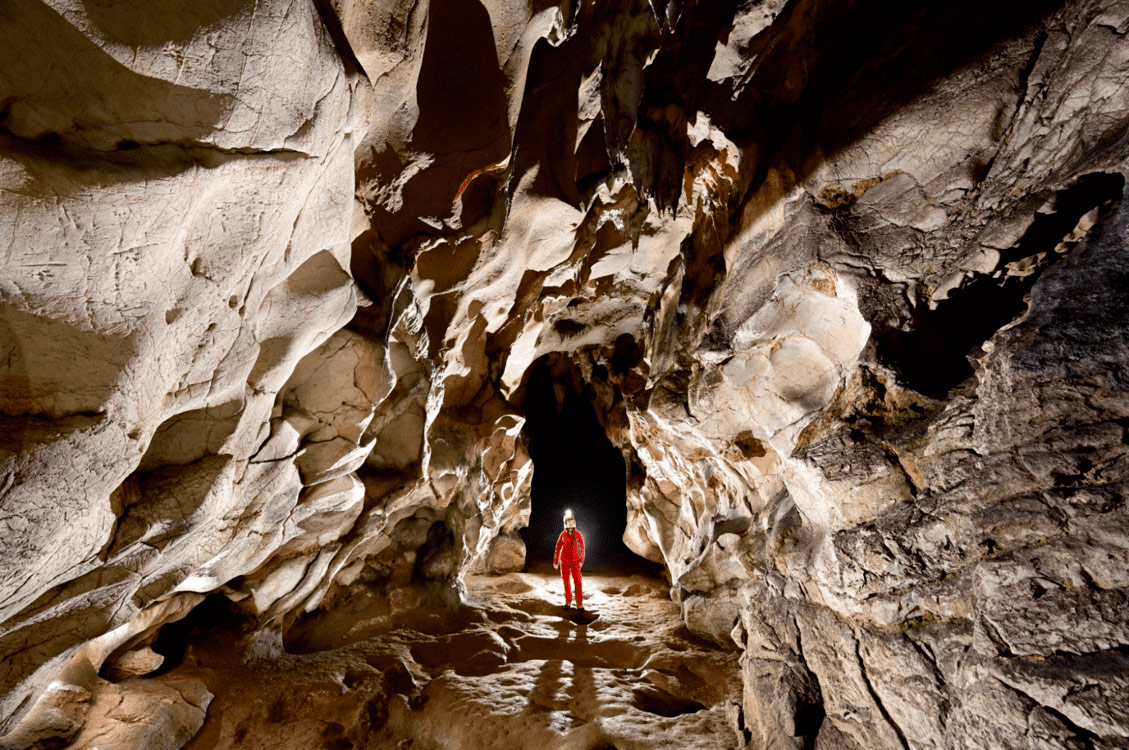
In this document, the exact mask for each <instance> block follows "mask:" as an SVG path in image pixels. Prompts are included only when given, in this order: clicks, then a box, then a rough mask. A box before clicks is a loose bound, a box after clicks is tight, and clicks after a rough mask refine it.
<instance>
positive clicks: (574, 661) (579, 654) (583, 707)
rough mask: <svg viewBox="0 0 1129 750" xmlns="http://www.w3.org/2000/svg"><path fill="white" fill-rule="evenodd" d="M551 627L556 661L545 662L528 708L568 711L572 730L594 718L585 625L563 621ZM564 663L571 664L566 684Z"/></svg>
mask: <svg viewBox="0 0 1129 750" xmlns="http://www.w3.org/2000/svg"><path fill="white" fill-rule="evenodd" d="M553 628H554V629H555V630H556V631H557V637H556V638H555V639H553V640H554V645H555V649H554V650H555V651H556V652H557V654H558V655H559V658H555V659H546V660H545V664H544V666H542V667H541V673H540V674H539V675H538V676H537V682H536V683H535V684H534V686H533V690H531V691H530V693H529V705H530V706H531V707H536V708H537V709H540V710H543V711H546V712H548V711H567V712H568V718H569V720H570V721H569V723H570V725H571V726H569V727H568V728H569V729H571V728H573V727H576V726H579V725H581V724H584V723H587V722H588V721H589V720H590V719H591V718H593V713H592V706H594V705H595V704H596V700H595V698H596V695H597V693H596V685H595V679H594V677H593V675H592V667H590V666H587V665H588V664H590V663H591V656H590V654H589V653H588V626H587V625H575V624H573V623H571V622H569V621H567V620H562V621H560V622H557V623H554V625H553ZM570 636H571V638H570ZM566 661H567V662H569V663H570V664H571V665H572V679H571V681H569V682H568V683H567V684H566V681H565V679H564V668H563V665H564V662H566ZM562 688H563V689H562Z"/></svg>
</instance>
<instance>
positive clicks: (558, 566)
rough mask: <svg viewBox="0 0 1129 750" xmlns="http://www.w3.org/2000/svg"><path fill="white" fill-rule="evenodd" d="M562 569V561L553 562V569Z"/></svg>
mask: <svg viewBox="0 0 1129 750" xmlns="http://www.w3.org/2000/svg"><path fill="white" fill-rule="evenodd" d="M560 569H561V566H560V563H553V570H560Z"/></svg>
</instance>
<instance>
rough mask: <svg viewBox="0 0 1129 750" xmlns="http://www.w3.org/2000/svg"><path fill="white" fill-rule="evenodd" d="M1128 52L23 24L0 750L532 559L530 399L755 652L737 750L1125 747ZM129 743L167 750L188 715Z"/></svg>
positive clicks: (758, 30)
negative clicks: (196, 622) (385, 600)
mask: <svg viewBox="0 0 1129 750" xmlns="http://www.w3.org/2000/svg"><path fill="white" fill-rule="evenodd" d="M1127 32H1129V7H1127V6H1126V5H1125V4H1124V3H1113V4H1109V3H1100V2H1097V1H1096V0H1071V1H1070V2H1051V1H1050V0H1045V1H1040V2H1019V1H1018V0H1014V1H1005V2H1000V3H995V4H993V5H992V6H991V7H989V8H984V7H982V4H978V3H973V2H971V1H958V2H946V3H940V2H927V3H918V4H905V3H896V2H892V1H889V0H854V1H841V2H834V3H833V2H829V0H763V1H759V2H758V1H755V0H749V1H748V2H743V3H737V2H733V3H712V2H709V3H707V2H704V1H702V2H695V1H694V0H685V1H684V2H680V1H679V0H667V1H665V2H663V1H662V0H652V2H647V1H646V0H615V1H614V2H606V3H596V2H592V1H591V0H588V1H581V2H575V3H573V2H566V3H562V4H560V5H551V4H548V3H541V2H538V3H517V2H503V1H502V0H484V1H482V2H480V1H479V0H420V1H418V2H415V3H375V2H369V1H368V0H316V1H310V2H296V3H291V2H287V3H281V2H275V1H274V0H262V1H259V2H248V1H245V0H214V1H213V2H208V3H202V4H194V5H193V7H192V8H182V7H180V6H176V7H174V6H173V5H172V4H168V5H167V7H166V4H164V3H158V4H156V5H154V4H153V3H145V4H142V3H131V2H126V3H122V2H115V3H112V4H107V3H98V2H88V1H87V0H82V1H81V2H80V1H79V0H50V1H49V2H40V1H39V0H15V1H14V2H10V3H8V4H7V5H5V7H4V8H2V9H0V126H2V127H0V164H2V165H3V166H2V170H0V174H2V175H3V176H2V177H0V180H2V182H0V185H2V187H3V196H4V197H3V200H2V202H0V227H2V230H0V231H2V232H3V235H4V236H6V237H7V238H8V239H7V242H6V243H4V245H5V248H6V249H5V250H4V252H3V255H2V261H0V262H2V264H3V273H2V274H0V310H2V311H3V312H2V315H0V325H2V326H3V329H2V330H3V336H2V339H0V343H2V344H3V346H4V347H5V353H4V355H3V356H2V357H0V384H2V385H0V415H2V417H0V418H2V419H3V422H4V429H3V430H2V431H0V433H2V435H3V437H2V438H0V440H2V443H0V463H2V464H3V468H2V470H0V514H2V515H0V518H2V519H3V526H4V531H3V540H4V542H3V545H2V546H0V557H2V560H3V565H2V566H0V655H2V657H3V659H2V666H0V693H2V694H3V697H2V698H0V731H5V732H8V734H6V735H5V737H4V739H3V740H2V742H3V743H5V745H4V746H5V747H28V746H32V745H33V744H34V743H35V742H42V741H46V740H50V739H51V738H54V739H57V740H60V741H64V742H65V741H69V740H70V739H73V738H74V737H76V736H78V737H82V736H83V735H81V734H79V732H80V731H81V730H82V727H83V725H84V723H86V722H87V717H88V716H98V717H101V716H102V714H101V713H100V709H99V706H101V705H104V702H105V701H106V700H110V699H111V698H112V697H113V696H116V695H117V693H119V692H120V691H122V690H123V689H125V688H122V687H121V686H120V685H119V684H117V682H116V679H115V678H113V677H112V676H111V675H110V672H111V671H112V670H113V669H117V670H118V672H117V673H118V674H134V675H140V674H145V673H147V672H149V671H152V670H153V669H156V668H157V667H158V666H159V664H160V658H159V656H157V655H155V654H153V652H152V651H151V650H150V649H148V644H149V643H150V642H151V641H152V639H153V638H154V637H155V635H156V633H157V631H158V630H159V628H160V627H161V626H162V625H164V624H166V623H169V622H171V621H173V620H175V619H177V618H179V617H182V616H184V614H185V613H187V612H188V611H189V610H191V609H192V608H193V607H194V606H196V605H197V604H198V602H200V601H201V600H202V599H203V597H204V596H206V595H208V594H211V593H214V592H222V593H224V594H226V595H227V596H228V597H229V598H230V599H232V600H233V601H235V602H237V603H238V604H239V606H241V607H243V608H244V609H245V611H246V612H248V613H250V614H251V615H253V616H254V617H256V618H258V622H259V626H260V628H261V629H262V631H263V632H264V633H271V632H277V631H279V630H283V629H285V628H286V627H287V626H288V624H289V623H290V622H292V621H293V619H294V618H295V617H297V616H298V615H299V614H300V613H301V612H303V611H309V610H312V609H314V608H317V607H319V606H331V605H332V602H333V601H334V599H335V597H336V596H337V595H338V594H339V593H340V592H341V591H342V590H344V589H346V588H347V587H349V586H350V585H358V584H357V583H356V582H358V581H361V582H364V581H366V580H367V579H368V577H370V576H371V571H372V570H373V568H372V565H373V563H374V561H379V563H378V564H379V565H380V566H383V568H384V569H385V570H388V571H398V572H393V573H389V575H390V576H391V579H390V580H392V581H394V582H395V585H396V586H397V587H399V588H393V589H390V590H389V591H390V593H389V596H390V598H391V599H392V600H393V601H394V602H400V604H399V605H397V606H411V605H412V603H413V602H418V601H419V596H420V594H419V593H418V591H415V588H418V587H419V586H420V585H421V584H423V585H424V586H425V587H429V588H427V589H426V590H427V591H430V592H432V593H435V592H439V595H442V592H444V591H445V592H447V595H448V596H451V597H453V596H457V593H458V586H459V583H458V576H459V574H460V572H462V571H466V570H471V569H477V570H481V569H489V568H490V567H491V565H493V564H494V563H495V561H496V560H497V559H499V558H501V557H506V558H507V559H512V557H513V556H514V554H515V552H514V549H513V547H514V545H515V543H516V542H515V540H516V536H515V532H516V531H517V529H519V528H520V527H521V526H523V525H525V523H527V521H528V517H529V511H530V507H529V487H530V482H531V476H532V471H533V466H532V464H531V462H530V460H529V456H528V452H527V450H526V446H525V443H524V438H523V437H522V433H521V430H522V425H523V419H524V418H523V414H522V399H523V394H524V383H525V379H526V377H527V375H528V372H529V369H530V367H531V366H532V364H533V363H534V362H535V361H536V360H537V359H538V358H540V357H542V356H543V355H546V354H550V353H557V354H558V356H568V357H571V358H572V360H573V362H574V363H575V366H576V367H577V368H578V369H579V370H580V371H581V372H582V373H583V374H584V377H585V380H586V382H587V385H588V387H589V388H590V389H591V390H592V392H595V393H596V394H597V403H596V406H597V409H598V410H599V412H600V415H601V421H602V423H603V424H605V425H606V429H607V431H608V434H609V437H610V438H611V439H612V441H613V442H614V443H615V444H616V446H617V447H618V448H619V449H620V450H621V451H622V452H623V454H624V457H625V462H626V465H627V466H628V500H627V502H628V529H627V532H626V534H625V542H626V543H627V544H628V546H629V547H631V549H633V550H634V551H635V552H636V553H638V554H639V555H641V556H643V557H646V558H648V559H651V560H653V561H655V562H661V563H662V564H663V565H664V566H665V567H666V569H667V571H668V573H669V576H670V579H671V595H672V597H674V598H675V600H676V601H678V602H679V603H680V604H681V606H682V611H683V616H684V618H685V620H686V623H687V625H688V626H689V627H690V628H691V629H692V630H693V631H694V632H696V633H698V634H700V635H702V636H704V637H706V638H709V639H711V640H713V641H715V642H717V643H718V644H719V645H722V646H723V647H727V648H737V649H740V650H741V651H742V653H743V655H742V664H743V671H744V680H745V694H744V699H743V703H742V705H741V706H739V707H734V722H735V729H736V730H737V732H738V736H739V737H740V738H741V739H742V741H743V742H747V743H751V746H752V747H762V746H763V747H826V748H850V747H858V748H874V747H986V746H993V747H1031V746H1040V747H1084V746H1093V747H1106V746H1108V747H1116V746H1120V745H1123V744H1124V743H1125V742H1127V741H1129V717H1127V716H1126V714H1125V709H1124V705H1126V703H1127V700H1126V698H1127V695H1126V692H1127V686H1126V678H1125V674H1126V672H1127V671H1129V670H1127V669H1126V666H1127V664H1126V652H1125V649H1126V647H1127V646H1129V633H1127V629H1129V616H1127V615H1126V611H1127V608H1126V606H1125V605H1126V593H1125V592H1126V584H1127V580H1129V578H1127V576H1129V539H1127V537H1126V532H1125V528H1126V524H1125V521H1126V518H1125V514H1126V510H1125V504H1124V495H1125V491H1124V488H1125V484H1124V482H1125V473H1126V468H1127V459H1126V448H1125V446H1126V444H1127V442H1129V440H1127V432H1126V431H1127V425H1129V423H1127V422H1126V419H1127V418H1129V407H1127V406H1126V404H1129V400H1127V399H1126V394H1125V389H1126V385H1125V384H1126V382H1127V380H1129V378H1127V373H1126V363H1127V362H1129V351H1127V348H1126V335H1127V334H1126V331H1127V325H1126V323H1127V303H1126V296H1125V273H1124V270H1123V269H1124V267H1125V254H1126V232H1127V226H1129V223H1127V222H1129V217H1127V215H1126V211H1129V208H1126V207H1125V203H1124V201H1123V200H1122V198H1123V195H1124V192H1125V180H1124V174H1125V171H1126V167H1125V158H1126V153H1127V148H1129V145H1127V143H1126V133H1127V132H1129V131H1127V129H1126V124H1127V115H1126V112H1127V111H1129V106H1127V105H1129V87H1127V85H1126V74H1127V71H1129V43H1127V42H1126V40H1125V35H1126V33H1127ZM518 554H520V553H518ZM131 665H132V666H131ZM100 669H101V670H102V674H101V676H99V675H98V671H99V670H100ZM108 670H109V671H108ZM107 677H109V678H110V679H109V681H107V679H106V678H107ZM49 685H50V688H49V687H48V686H49ZM115 691H116V692H115ZM107 696H109V697H107ZM137 700H139V701H143V702H144V701H148V702H149V704H151V705H152V707H153V708H152V709H151V712H152V713H154V714H161V715H170V716H171V715H175V716H178V717H182V718H180V719H178V721H179V726H181V729H180V730H178V731H181V732H182V733H183V734H184V735H185V738H187V737H190V736H191V735H192V733H193V732H194V731H195V730H196V729H197V728H198V727H199V726H200V722H202V721H203V716H204V712H205V711H206V708H207V700H208V697H207V695H206V691H203V693H201V691H200V690H199V689H198V688H196V687H193V686H185V687H184V689H183V691H182V693H180V694H179V695H175V696H174V695H169V694H161V695H156V694H143V695H142V694H139V695H138V696H137ZM100 701H102V703H100ZM98 721H104V722H106V723H108V724H110V725H113V720H112V719H105V718H99V719H98ZM119 729H120V730H121V731H126V729H124V728H120V727H119ZM129 731H134V730H132V729H131V730H129ZM123 736H124V735H123ZM129 736H130V737H134V735H129ZM130 741H131V742H133V741H136V742H141V741H140V740H135V739H131V740H130Z"/></svg>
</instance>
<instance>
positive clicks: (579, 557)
mask: <svg viewBox="0 0 1129 750" xmlns="http://www.w3.org/2000/svg"><path fill="white" fill-rule="evenodd" d="M582 562H584V537H583V536H581V535H580V532H579V531H576V530H575V529H573V531H572V532H571V537H570V532H569V531H568V530H565V531H562V532H561V535H560V537H559V538H558V539H557V551H556V552H555V553H554V554H553V564H554V565H556V564H558V563H560V566H561V578H562V579H563V580H564V594H565V604H568V602H569V601H570V600H571V599H572V589H571V587H570V586H569V578H572V580H573V581H575V582H576V606H578V607H582V606H584V590H583V589H582V588H581V586H580V563H582Z"/></svg>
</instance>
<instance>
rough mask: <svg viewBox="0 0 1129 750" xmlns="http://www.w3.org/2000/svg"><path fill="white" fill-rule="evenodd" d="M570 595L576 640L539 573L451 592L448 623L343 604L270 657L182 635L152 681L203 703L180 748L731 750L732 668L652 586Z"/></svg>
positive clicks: (588, 586)
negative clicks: (206, 698) (175, 653)
mask: <svg viewBox="0 0 1129 750" xmlns="http://www.w3.org/2000/svg"><path fill="white" fill-rule="evenodd" d="M584 583H585V606H586V607H587V608H588V609H589V610H591V611H594V612H597V613H599V619H598V620H596V621H595V622H593V623H592V624H590V625H580V624H575V623H574V622H571V621H570V620H568V619H566V618H564V617H562V615H561V613H562V610H561V608H560V605H561V603H562V602H563V595H562V584H561V580H560V577H559V576H558V575H557V574H556V573H555V572H554V571H553V570H552V567H551V566H550V565H548V564H543V565H539V566H534V568H533V570H532V572H526V573H512V574H507V575H503V576H468V577H466V579H465V584H466V597H465V601H464V603H463V604H462V605H460V606H459V607H457V608H455V609H450V608H446V609H440V608H428V607H424V606H409V607H405V608H402V609H397V608H395V607H394V606H393V607H389V605H388V603H387V602H386V601H384V602H378V600H377V599H376V597H372V598H371V599H370V598H368V597H365V596H360V597H356V598H353V599H352V600H350V601H346V602H342V603H340V606H336V607H334V608H333V609H331V610H328V611H326V612H325V613H323V614H322V615H320V616H318V617H317V618H312V619H309V620H307V621H305V622H303V623H301V624H300V627H298V628H295V629H292V633H291V634H288V636H287V643H286V650H285V651H284V650H283V649H282V648H281V644H279V643H277V639H276V641H275V642H274V643H273V644H272V643H267V642H264V643H260V644H252V645H251V646H250V647H249V648H248V647H247V645H246V644H244V645H241V646H237V645H236V644H235V643H234V640H235V638H234V637H229V638H228V639H227V640H228V643H227V644H226V645H225V643H224V640H223V636H222V633H218V632H215V633H211V634H207V633H203V634H201V633H197V634H196V635H197V637H195V638H193V641H194V644H195V645H190V646H189V647H188V648H187V650H186V653H185V656H184V658H183V659H182V660H181V661H180V663H179V665H178V666H177V667H176V668H175V669H172V670H170V671H168V672H166V673H165V674H164V675H162V676H161V677H158V678H156V679H160V680H171V681H177V680H184V679H192V680H199V681H202V682H204V683H205V684H206V685H207V686H208V689H209V690H210V691H211V692H212V693H214V694H215V698H214V700H213V701H212V704H211V706H210V707H209V709H208V716H207V720H206V722H205V724H204V727H203V729H202V730H201V731H200V733H199V734H198V735H197V736H196V738H195V739H194V740H193V741H192V742H191V743H190V744H189V745H188V747H190V748H226V747H243V748H271V749H272V750H281V749H282V748H319V747H324V748H332V749H333V750H338V749H343V748H397V749H400V748H412V749H413V750H433V749H434V750H438V749H439V748H463V749H466V750H473V749H477V748H483V749H485V748H492V749H493V748H501V749H504V750H519V749H525V748H529V749H531V750H551V749H552V750H556V749H558V748H559V749H562V750H569V749H572V748H576V749H577V750H592V749H594V748H618V749H619V750H651V749H652V748H709V749H710V750H717V749H718V748H728V747H734V746H736V734H735V732H734V730H733V729H732V728H731V723H730V721H731V720H730V714H731V713H732V711H734V710H735V706H736V705H737V704H739V702H740V691H741V682H740V676H739V667H738V663H737V653H736V652H732V651H722V650H720V649H718V648H716V647H715V646H713V645H712V644H709V643H707V642H705V641H702V640H700V639H698V638H697V637H695V636H694V635H692V634H691V633H690V632H689V631H688V630H687V629H686V628H685V626H684V625H683V623H682V621H681V618H680V616H679V608H678V605H676V604H675V603H674V602H672V601H671V600H670V599H669V598H668V596H667V588H666V583H665V582H664V581H662V580H658V579H655V578H650V577H648V576H645V575H640V574H638V573H629V572H628V571H615V570H604V571H595V572H593V573H588V572H587V571H586V574H585V580H584ZM378 604H380V605H382V606H378ZM393 604H395V602H393ZM216 638H218V639H219V640H214V639H216ZM209 644H210V645H209ZM225 649H226V652H225ZM248 654H250V655H251V658H248ZM256 654H257V656H256Z"/></svg>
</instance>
